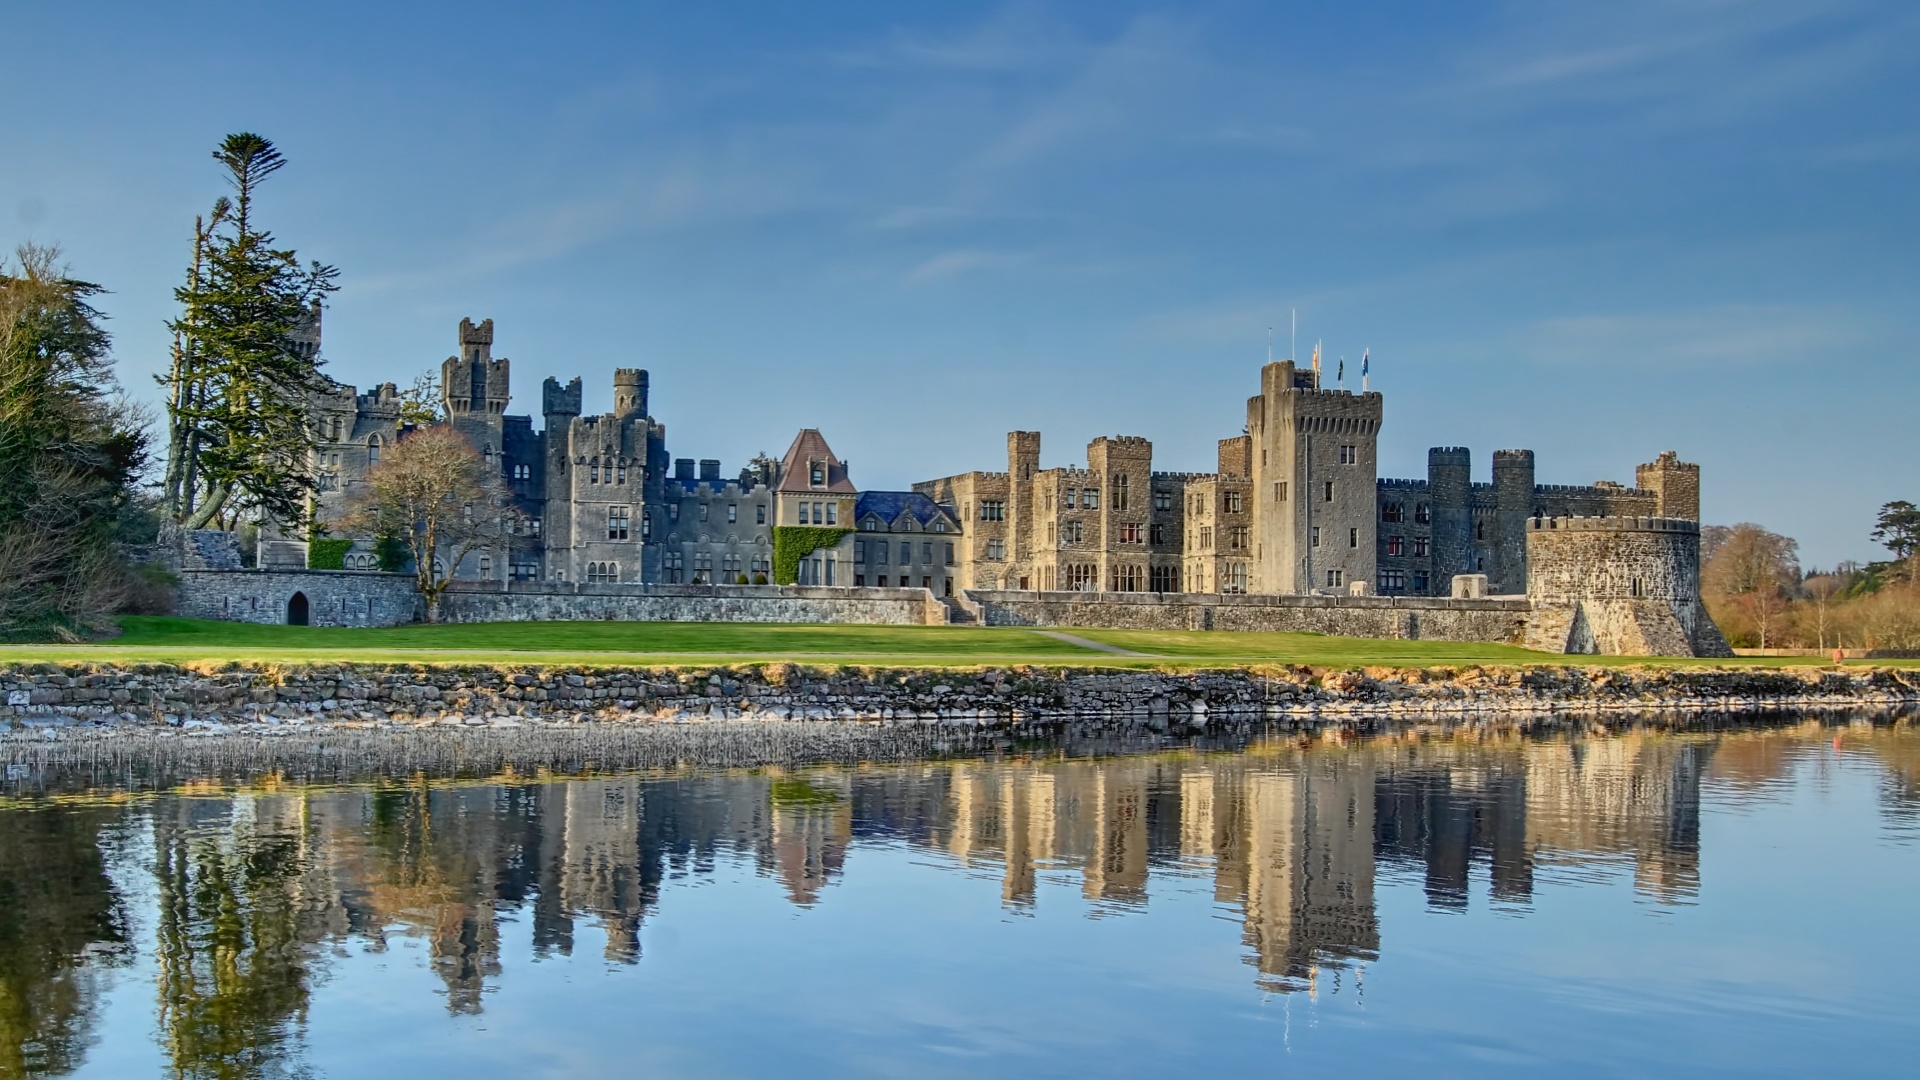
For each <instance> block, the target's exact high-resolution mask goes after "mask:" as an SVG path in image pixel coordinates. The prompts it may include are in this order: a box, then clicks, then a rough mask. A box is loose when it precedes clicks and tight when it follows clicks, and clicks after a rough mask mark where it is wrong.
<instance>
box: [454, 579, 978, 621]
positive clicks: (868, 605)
mask: <svg viewBox="0 0 1920 1080" xmlns="http://www.w3.org/2000/svg"><path fill="white" fill-rule="evenodd" d="M580 619H591V620H599V619H607V620H615V621H622V622H753V623H864V624H870V625H882V626H922V625H927V624H943V623H945V622H946V621H947V607H946V605H945V604H942V603H941V602H940V601H938V600H936V599H934V597H933V593H932V592H930V591H928V590H926V589H868V588H853V587H850V586H829V585H632V584H629V585H618V584H607V585H598V584H584V583H570V582H557V581H556V582H544V581H542V582H527V581H514V582H495V583H491V584H488V583H480V582H456V583H455V584H454V585H453V586H452V587H451V588H449V589H448V590H447V591H446V592H445V593H443V594H442V595H441V599H440V621H442V622H460V623H473V622H538V621H561V620H580Z"/></svg>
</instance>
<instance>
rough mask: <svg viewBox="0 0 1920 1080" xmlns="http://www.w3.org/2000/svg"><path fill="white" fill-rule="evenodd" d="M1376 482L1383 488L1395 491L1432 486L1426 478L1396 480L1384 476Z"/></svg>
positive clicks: (1418, 489) (1424, 488)
mask: <svg viewBox="0 0 1920 1080" xmlns="http://www.w3.org/2000/svg"><path fill="white" fill-rule="evenodd" d="M1374 483H1375V484H1377V485H1378V486H1379V487H1381V488H1383V489H1390V490H1393V491H1426V490H1429V488H1430V485H1429V484H1428V483H1427V482H1426V481H1425V480H1395V479H1390V478H1388V477H1384V476H1383V477H1381V478H1380V479H1378V480H1376V481H1374Z"/></svg>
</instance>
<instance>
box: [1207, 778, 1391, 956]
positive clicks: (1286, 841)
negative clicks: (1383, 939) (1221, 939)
mask: <svg viewBox="0 0 1920 1080" xmlns="http://www.w3.org/2000/svg"><path fill="white" fill-rule="evenodd" d="M1244 805H1245V818H1244V822H1245V824H1244V828H1245V840H1244V841H1243V842H1242V844H1241V845H1240V846H1241V847H1242V849H1243V850H1244V851H1245V857H1246V860H1247V861H1246V875H1247V876H1246V894H1245V897H1246V900H1245V903H1246V926H1245V937H1246V941H1247V944H1248V945H1249V946H1250V947H1251V948H1252V949H1253V951H1254V956H1253V963H1254V965H1255V966H1256V967H1257V968H1259V970H1260V972H1261V974H1262V975H1263V976H1266V977H1267V979H1266V980H1263V981H1266V982H1268V983H1269V984H1270V985H1271V986H1272V988H1274V989H1283V990H1284V989H1298V988H1300V987H1301V986H1303V985H1304V984H1305V983H1306V982H1307V981H1309V980H1310V979H1311V978H1312V974H1313V970H1314V968H1315V967H1317V966H1319V965H1322V964H1340V963H1344V962H1345V961H1348V960H1354V959H1362V960H1370V959H1373V958H1374V957H1375V956H1377V955H1378V950H1379V947H1380V930H1379V921H1378V917H1377V915H1376V914H1375V911H1374V903H1373V808H1374V793H1373V770H1372V767H1371V763H1370V761H1369V760H1368V759H1367V758H1366V757H1364V756H1362V755H1358V754H1349V755H1341V756H1338V757H1331V758H1323V759H1314V758H1309V759H1307V760H1304V761H1302V762H1301V763H1300V764H1299V766H1298V771H1295V772H1286V773H1280V772H1260V773H1254V774H1252V775H1251V776H1248V777H1247V778H1246V781H1245V804H1244Z"/></svg>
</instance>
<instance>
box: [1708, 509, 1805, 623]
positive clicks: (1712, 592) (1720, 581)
mask: <svg viewBox="0 0 1920 1080" xmlns="http://www.w3.org/2000/svg"><path fill="white" fill-rule="evenodd" d="M1799 552H1800V545H1799V543H1798V542H1797V541H1795V540H1793V539H1792V538H1791V537H1786V536H1781V535H1780V534H1779V533H1772V532H1768V531H1767V530H1765V529H1763V528H1761V527H1760V526H1758V525H1755V524H1753V523H1751V522H1742V523H1741V524H1738V525H1735V526H1733V527H1732V528H1731V529H1729V530H1728V531H1727V535H1726V538H1725V539H1724V540H1723V541H1722V542H1721V543H1720V544H1719V545H1718V546H1717V547H1716V548H1715V549H1714V553H1713V558H1712V559H1710V560H1708V562H1707V564H1706V567H1705V568H1704V571H1703V573H1702V575H1701V576H1702V578H1703V584H1704V586H1705V588H1704V589H1703V590H1702V591H1704V592H1705V593H1706V594H1707V598H1708V601H1709V604H1710V606H1711V605H1712V604H1713V602H1714V601H1716V600H1717V601H1719V602H1720V603H1724V604H1727V605H1730V606H1731V607H1732V608H1733V609H1734V610H1735V611H1737V612H1739V613H1740V614H1742V615H1744V616H1746V617H1747V618H1748V619H1750V620H1752V622H1753V625H1754V629H1755V630H1757V631H1758V633H1759V645H1760V647H1761V648H1763V649H1764V648H1766V647H1767V640H1768V633H1769V631H1770V630H1771V629H1772V627H1773V624H1774V622H1775V621H1777V620H1778V619H1779V618H1780V616H1781V615H1782V614H1784V613H1785V612H1786V610H1787V605H1788V603H1789V600H1788V596H1787V590H1788V589H1790V588H1792V587H1793V586H1794V585H1795V584H1796V583H1797V582H1798V581H1799V580H1800V556H1799Z"/></svg>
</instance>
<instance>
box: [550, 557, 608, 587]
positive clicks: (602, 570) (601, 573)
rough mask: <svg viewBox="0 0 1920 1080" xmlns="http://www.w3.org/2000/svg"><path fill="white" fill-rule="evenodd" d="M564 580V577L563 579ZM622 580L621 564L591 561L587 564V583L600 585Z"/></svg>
mask: <svg viewBox="0 0 1920 1080" xmlns="http://www.w3.org/2000/svg"><path fill="white" fill-rule="evenodd" d="M562 580H564V579H562ZM619 580H620V564H619V563H611V562H590V563H588V564H587V583H588V584H590V585H599V584H602V583H608V584H610V583H612V582H616V581H619Z"/></svg>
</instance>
